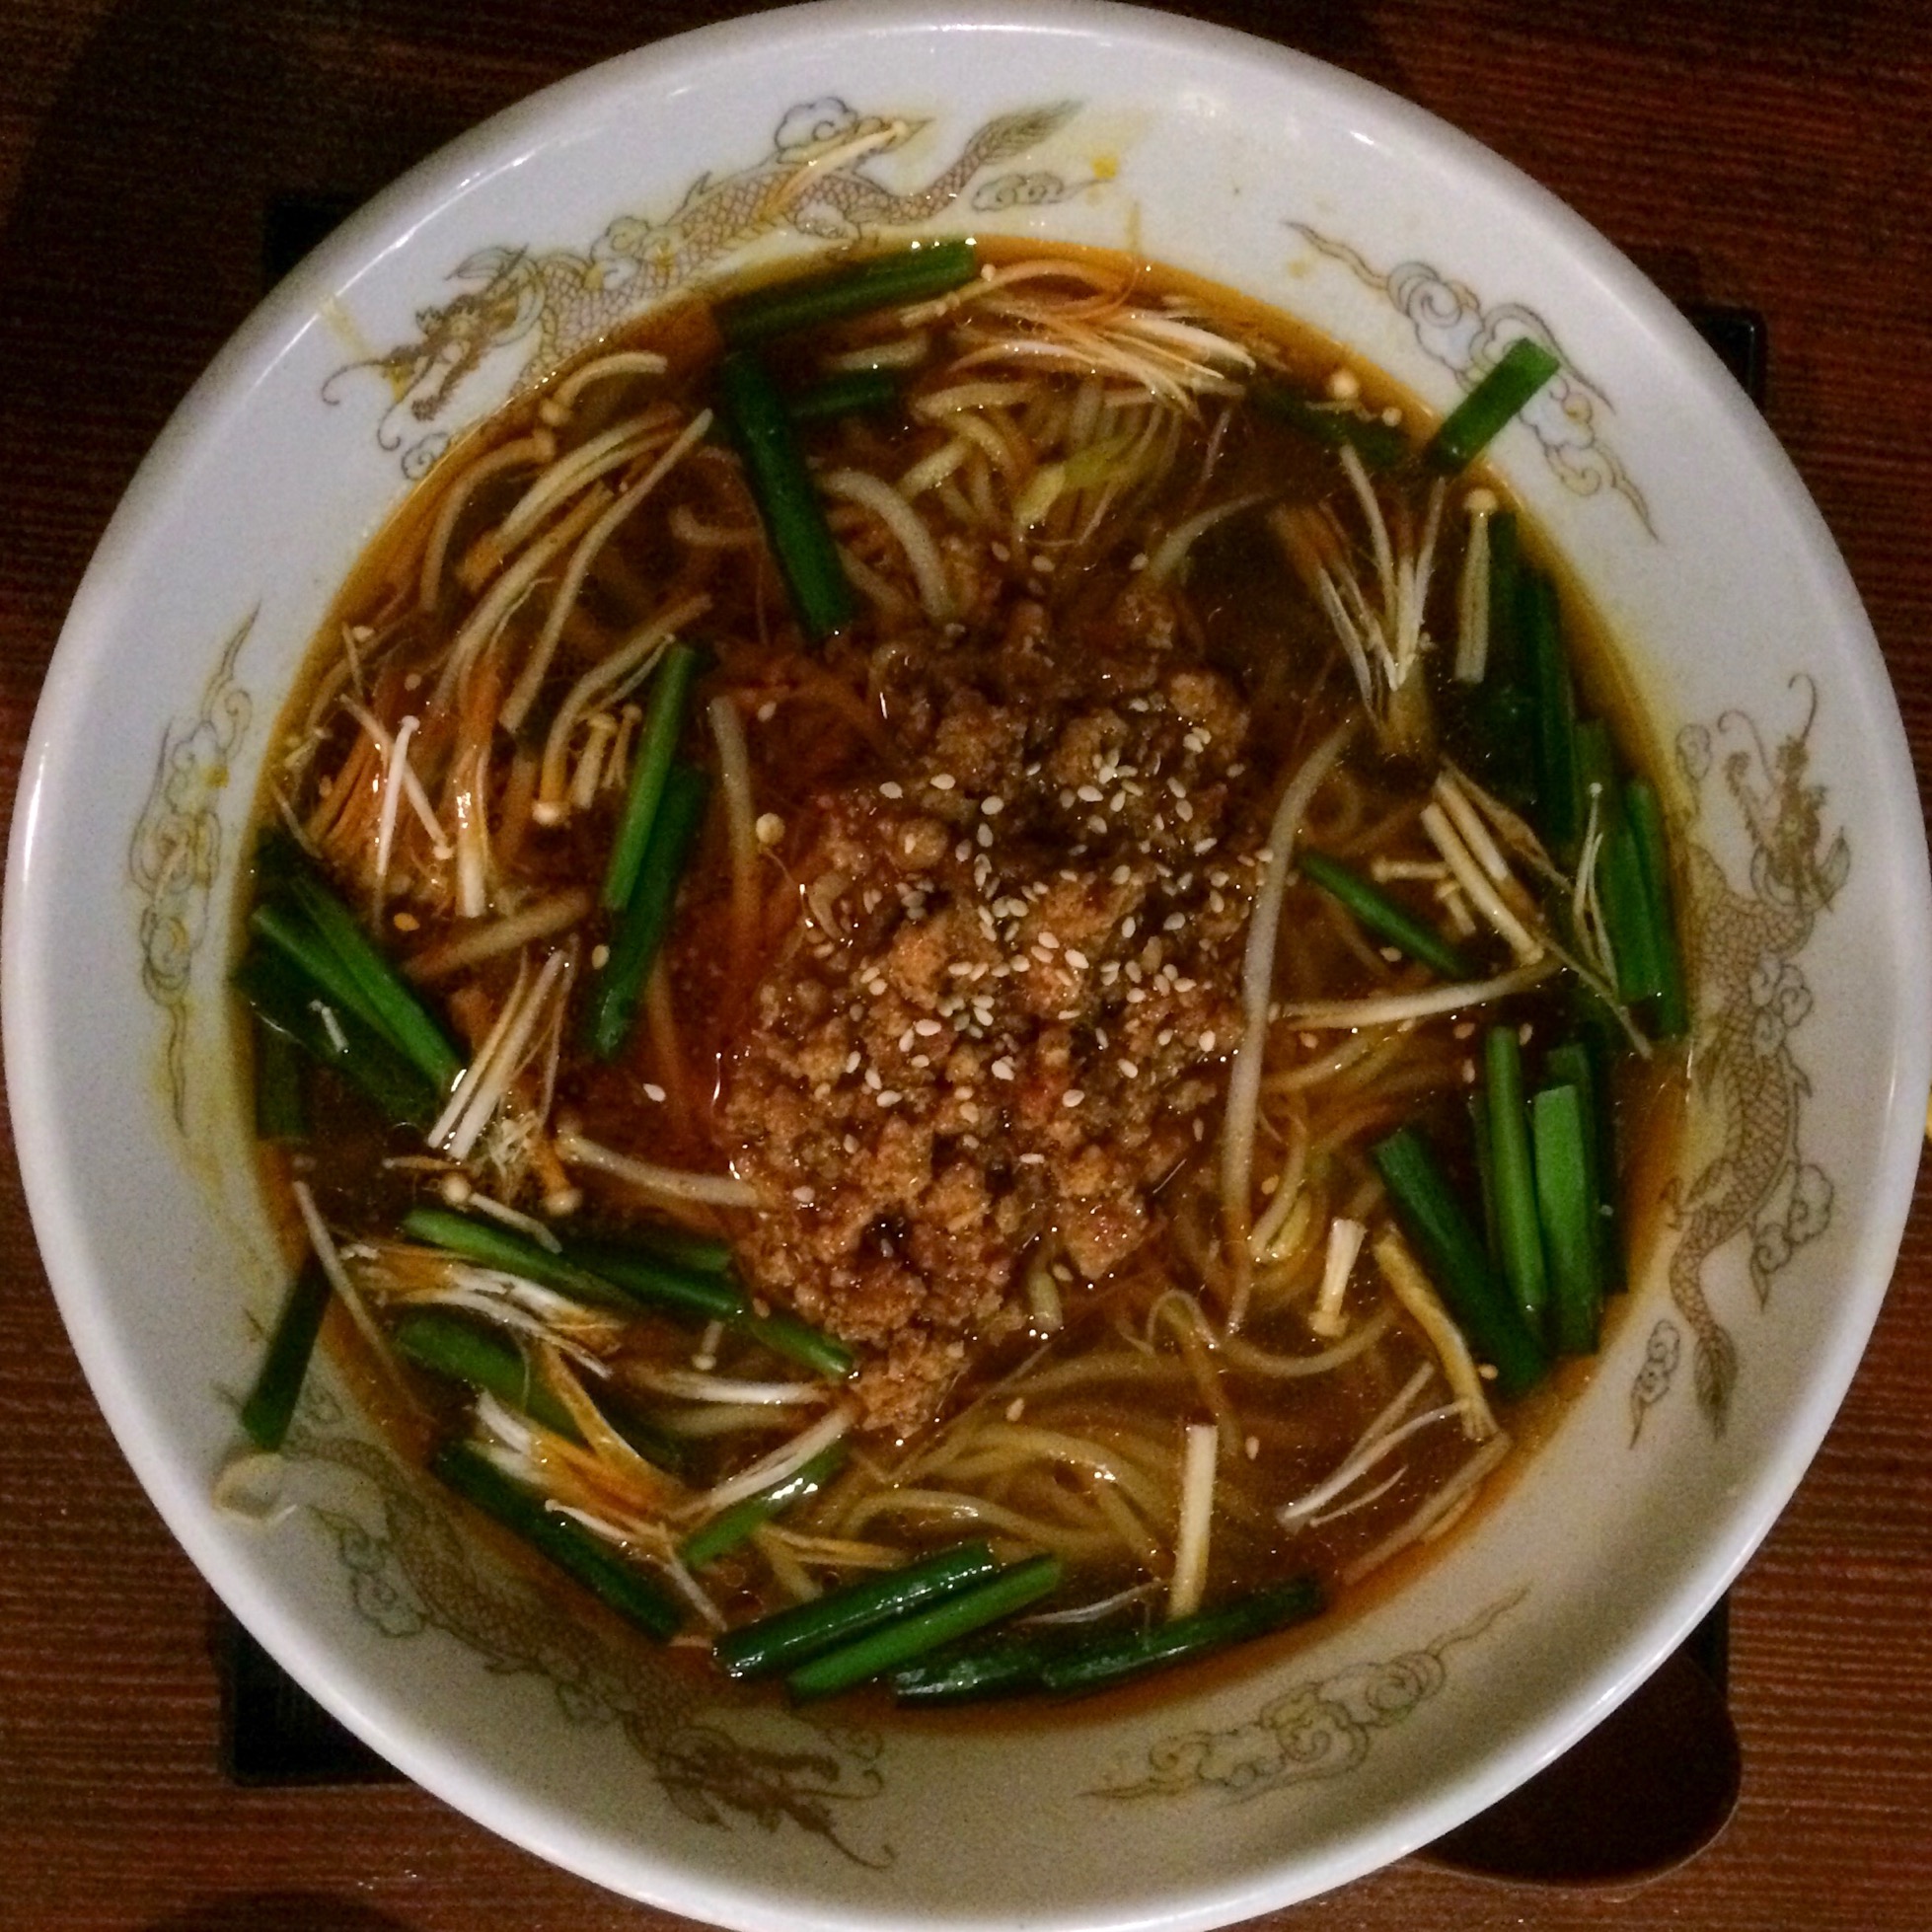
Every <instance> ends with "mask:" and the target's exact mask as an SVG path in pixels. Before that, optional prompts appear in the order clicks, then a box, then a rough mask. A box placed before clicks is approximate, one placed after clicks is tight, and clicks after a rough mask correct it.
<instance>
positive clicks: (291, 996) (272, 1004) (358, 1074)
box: [233, 940, 442, 1128]
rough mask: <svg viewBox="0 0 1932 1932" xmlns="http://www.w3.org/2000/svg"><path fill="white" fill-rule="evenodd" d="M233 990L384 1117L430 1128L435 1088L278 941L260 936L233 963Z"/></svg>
mask: <svg viewBox="0 0 1932 1932" xmlns="http://www.w3.org/2000/svg"><path fill="white" fill-rule="evenodd" d="M233 984H234V987H235V990H236V991H237V992H238V993H239V994H240V995H241V996H242V998H243V999H244V1000H245V1001H247V1002H248V1004H249V1006H250V1008H251V1009H252V1010H253V1011H254V1013H255V1016H256V1018H257V1019H258V1020H260V1022H261V1026H262V1029H263V1032H264V1034H265V1033H266V1032H269V1031H273V1032H276V1033H279V1034H281V1035H282V1036H283V1037H284V1038H286V1039H288V1040H290V1041H292V1042H293V1043H294V1044H295V1045H296V1046H298V1047H300V1048H301V1049H302V1051H303V1052H304V1053H306V1054H308V1055H309V1057H310V1058H311V1059H313V1060H315V1061H316V1062H318V1063H319V1064H320V1065H322V1066H324V1067H330V1068H333V1069H334V1071H335V1073H336V1074H338V1075H339V1076H340V1077H342V1078H343V1079H344V1080H346V1081H347V1082H348V1083H349V1084H350V1085H351V1086H353V1087H355V1088H356V1089H357V1091H358V1092H360V1093H361V1094H362V1095H363V1096H364V1097H365V1098H366V1099H367V1100H369V1101H370V1102H371V1103H372V1104H373V1105H374V1106H375V1108H376V1110H377V1111H378V1112H379V1113H380V1114H381V1115H382V1116H383V1118H384V1119H386V1120H390V1121H394V1122H397V1123H399V1124H401V1125H403V1126H408V1127H418V1128H427V1127H429V1126H430V1124H431V1123H432V1122H433V1121H434V1120H435V1118H436V1115H437V1113H438V1112H439V1111H440V1108H441V1105H442V1102H441V1099H440V1097H439V1095H438V1092H437V1089H436V1088H435V1087H434V1086H432V1085H431V1084H430V1083H429V1081H428V1080H427V1079H425V1078H424V1077H423V1076H422V1075H421V1074H420V1073H419V1072H418V1071H417V1070H416V1069H415V1068H414V1067H412V1066H410V1064H409V1062H408V1061H407V1060H405V1059H404V1058H403V1056H402V1055H401V1054H400V1053H398V1052H397V1051H396V1049H395V1048H394V1047H393V1046H391V1045H390V1043H389V1041H388V1040H387V1039H386V1038H385V1037H384V1036H383V1035H382V1034H380V1033H378V1032H376V1031H375V1029H374V1028H373V1027H371V1026H369V1025H367V1024H366V1023H365V1022H364V1021H363V1019H362V1018H361V1016H360V1015H359V1014H358V1013H356V1012H355V1011H353V1010H352V1009H351V1008H350V1007H348V1006H345V1005H344V1004H342V1003H341V1002H340V1001H339V1000H337V999H336V998H335V997H334V995H333V994H330V993H327V992H325V991H323V990H322V989H321V988H319V987H318V986H317V985H316V983H315V982H314V980H312V979H311V978H309V977H308V976H307V975H305V974H304V973H303V972H302V971H301V970H300V969H299V968H298V967H296V966H295V965H294V964H292V963H291V962H290V960H289V959H288V958H287V957H286V955H285V954H283V953H282V952H280V951H278V950H276V949H275V948H274V947H272V946H270V945H267V944H263V943H260V941H259V940H258V942H257V943H256V944H255V945H253V946H251V947H250V948H249V951H248V953H247V955H246V957H245V958H244V959H243V961H242V963H241V965H240V966H238V967H237V968H236V969H235V973H234V978H233Z"/></svg>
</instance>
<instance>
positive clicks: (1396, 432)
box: [1248, 383, 1409, 470]
mask: <svg viewBox="0 0 1932 1932" xmlns="http://www.w3.org/2000/svg"><path fill="white" fill-rule="evenodd" d="M1248 401H1249V402H1250V403H1252V404H1253V405H1254V406H1255V408H1256V409H1259V410H1260V411H1261V412H1262V414H1263V415H1271V416H1273V417H1274V418H1275V419H1276V421H1278V422H1285V423H1287V424H1288V425H1289V426H1290V427H1291V428H1294V429H1299V430H1300V432H1301V433H1302V434H1303V435H1304V436H1306V437H1308V438H1310V439H1311V440H1312V441H1314V442H1317V443H1319V444H1321V446H1322V447H1323V448H1324V449H1332V450H1333V449H1342V448H1344V447H1346V446H1348V445H1350V444H1353V445H1354V447H1355V449H1356V451H1357V452H1358V453H1359V454H1360V456H1361V458H1362V460H1363V462H1364V463H1366V464H1367V465H1368V466H1369V467H1370V469H1372V470H1390V469H1393V468H1394V467H1395V465H1396V464H1398V463H1400V462H1401V461H1402V459H1403V458H1404V457H1405V456H1407V455H1408V453H1409V439H1408V437H1407V436H1406V435H1404V434H1403V432H1402V431H1401V430H1400V429H1398V428H1396V427H1395V426H1394V425H1393V424H1392V423H1386V422H1384V421H1383V420H1382V419H1381V417H1380V416H1372V415H1364V414H1363V413H1362V411H1361V410H1360V409H1348V408H1337V407H1336V406H1334V405H1333V404H1324V403H1320V402H1317V401H1316V400H1315V399H1314V398H1313V397H1309V396H1302V395H1300V394H1298V393H1297V392H1296V391H1295V390H1293V389H1290V388H1289V387H1288V386H1287V385H1286V384H1285V383H1256V384H1255V385H1254V387H1253V388H1251V389H1250V390H1249V391H1248Z"/></svg>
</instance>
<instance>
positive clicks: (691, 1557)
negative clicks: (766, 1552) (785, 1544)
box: [678, 1443, 846, 1569]
mask: <svg viewBox="0 0 1932 1932" xmlns="http://www.w3.org/2000/svg"><path fill="white" fill-rule="evenodd" d="M845 1466H846V1446H845V1444H844V1443H834V1444H833V1445H832V1447H831V1448H830V1449H820V1450H819V1452H818V1453H817V1454H816V1455H815V1456H813V1457H812V1459H811V1460H810V1461H809V1462H807V1463H804V1464H803V1465H802V1466H801V1467H799V1468H798V1469H796V1470H794V1471H793V1472H792V1473H791V1474H790V1475H788V1476H787V1477H785V1479H784V1480H783V1481H782V1482H780V1483H774V1484H773V1485H772V1487H771V1488H770V1489H763V1490H760V1491H759V1493H758V1494H757V1495H756V1496H747V1497H746V1498H745V1499H744V1501H743V1502H742V1503H733V1504H732V1505H731V1507H730V1508H729V1509H728V1510H720V1511H719V1512H718V1513H717V1515H716V1516H714V1517H712V1519H711V1520H710V1522H709V1523H704V1524H702V1525H701V1526H700V1527H698V1528H696V1529H694V1530H693V1531H692V1532H691V1534H690V1535H689V1536H687V1537H686V1538H685V1539H684V1541H683V1543H681V1544H680V1545H679V1547H678V1554H679V1555H680V1556H681V1557H683V1559H684V1560H685V1562H686V1563H687V1564H688V1565H690V1566H691V1567H692V1568H693V1569H696V1568H697V1567H698V1566H699V1565H700V1564H703V1563H714V1562H716V1560H717V1559H718V1558H719V1557H720V1556H722V1555H724V1554H725V1552H726V1551H727V1550H734V1549H736V1548H737V1547H738V1545H739V1544H740V1543H742V1542H743V1541H744V1540H745V1538H746V1537H747V1536H749V1535H750V1534H751V1533H752V1531H753V1530H754V1529H762V1528H763V1527H764V1526H765V1524H766V1523H770V1522H771V1521H772V1519H773V1518H774V1517H777V1516H782V1515H783V1514H784V1512H785V1511H786V1510H788V1509H790V1508H791V1507H792V1505H793V1504H795V1503H802V1502H804V1501H805V1500H806V1499H807V1498H808V1497H812V1496H816V1495H817V1494H818V1493H819V1491H820V1490H821V1489H823V1488H824V1487H825V1485H826V1484H827V1483H829V1482H830V1481H831V1480H832V1478H833V1477H834V1476H836V1475H837V1474H838V1473H839V1471H840V1470H841V1469H843V1468H844V1467H845Z"/></svg>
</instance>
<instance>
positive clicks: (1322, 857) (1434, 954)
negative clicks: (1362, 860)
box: [1295, 852, 1470, 980]
mask: <svg viewBox="0 0 1932 1932" xmlns="http://www.w3.org/2000/svg"><path fill="white" fill-rule="evenodd" d="M1295 862H1296V863H1297V864H1298V865H1299V866H1300V868H1301V870H1302V872H1303V873H1304V874H1305V875H1306V876H1307V877H1308V878H1310V879H1312V880H1313V881H1314V882H1315V884H1316V885H1318V886H1320V888H1321V889H1322V891H1324V892H1325V893H1327V894H1328V895H1329V897H1330V898H1332V899H1338V900H1340V901H1341V903H1342V905H1344V906H1345V907H1346V908H1347V909H1348V910H1349V911H1350V912H1351V913H1353V914H1354V915H1355V917H1356V918H1357V919H1358V920H1359V921H1360V922H1361V923H1362V925H1363V926H1365V927H1367V928H1368V929H1369V930H1370V931H1371V932H1373V933H1375V936H1376V937H1377V938H1380V939H1386V940H1387V941H1388V942H1389V944H1390V945H1392V946H1399V947H1401V949H1402V950H1403V951H1404V952H1405V953H1407V954H1408V955H1409V957H1410V958H1411V959H1419V960H1421V961H1422V963H1423V964H1424V965H1425V966H1428V967H1431V968H1433V969H1434V970H1435V971H1436V972H1438V973H1440V974H1442V976H1443V977H1444V978H1445V979H1448V980H1466V979H1467V978H1469V976H1470V975H1469V966H1468V962H1467V961H1466V960H1465V959H1464V958H1463V957H1462V955H1461V954H1460V953H1459V952H1458V951H1457V950H1456V949H1455V948H1454V947H1453V946H1452V945H1450V944H1449V941H1448V940H1447V939H1446V938H1444V937H1443V935H1442V934H1441V933H1440V932H1438V931H1436V930H1435V929H1434V928H1432V927H1428V926H1425V925H1423V923H1422V922H1421V921H1420V920H1419V919H1416V918H1414V917H1413V916H1412V915H1411V914H1409V913H1407V912H1405V911H1404V910H1403V909H1402V908H1401V907H1400V906H1398V905H1397V904H1396V903H1395V901H1394V900H1393V899H1391V898H1390V897H1389V896H1388V894H1387V893H1385V892H1384V891H1382V889H1381V888H1380V887H1379V886H1376V885H1372V884H1370V882H1369V881H1368V880H1367V879H1365V878H1364V877H1363V876H1362V874H1361V873H1360V872H1356V871H1352V870H1351V869H1350V868H1349V867H1348V866H1346V865H1344V864H1342V863H1341V861H1340V860H1339V859H1334V858H1330V857H1329V856H1328V855H1326V854H1325V853H1319V852H1304V853H1300V854H1299V855H1297V858H1296V861H1295Z"/></svg>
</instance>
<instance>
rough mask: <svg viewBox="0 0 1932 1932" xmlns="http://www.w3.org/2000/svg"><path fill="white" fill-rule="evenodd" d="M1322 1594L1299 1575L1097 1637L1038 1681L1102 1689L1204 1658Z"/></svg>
mask: <svg viewBox="0 0 1932 1932" xmlns="http://www.w3.org/2000/svg"><path fill="white" fill-rule="evenodd" d="M1323 1602H1324V1598H1323V1597H1322V1590H1321V1584H1320V1582H1319V1581H1318V1580H1317V1579H1316V1578H1314V1577H1312V1576H1306V1577H1297V1578H1295V1579H1294V1580H1293V1581H1292V1582H1289V1583H1284V1584H1276V1585H1275V1586H1273V1587H1272V1588H1271V1589H1267V1590H1257V1591H1256V1592H1255V1593H1254V1594H1253V1595H1252V1596H1250V1597H1243V1598H1240V1599H1239V1600H1238V1601H1236V1602H1232V1603H1224V1604H1221V1605H1219V1606H1218V1607H1216V1608H1214V1609H1207V1610H1196V1611H1195V1612H1194V1613H1193V1615H1191V1616H1180V1617H1175V1618H1174V1619H1173V1620H1172V1622H1169V1623H1160V1624H1155V1625H1154V1626H1153V1627H1152V1629H1150V1630H1142V1631H1130V1632H1128V1633H1126V1634H1124V1635H1121V1634H1116V1635H1110V1636H1105V1637H1097V1638H1095V1639H1094V1640H1093V1641H1092V1642H1091V1643H1088V1644H1082V1645H1080V1646H1079V1647H1078V1648H1077V1649H1075V1650H1072V1651H1069V1652H1066V1653H1065V1654H1063V1655H1061V1656H1057V1657H1052V1658H1049V1659H1048V1660H1047V1661H1046V1663H1045V1664H1044V1665H1043V1666H1042V1667H1041V1671H1040V1681H1041V1682H1042V1683H1043V1684H1044V1685H1045V1687H1046V1688H1047V1689H1048V1690H1102V1689H1105V1688H1106V1687H1107V1686H1108V1685H1110V1684H1116V1683H1122V1682H1124V1681H1125V1680H1126V1679H1127V1678H1129V1677H1138V1676H1140V1675H1141V1674H1142V1673H1143V1672H1147V1671H1156V1670H1159V1669H1161V1668H1162V1667H1164V1666H1166V1665H1170V1664H1180V1663H1184V1662H1186V1661H1187V1660H1188V1659H1190V1658H1195V1657H1205V1656H1207V1655H1208V1654H1209V1653H1210V1652H1212V1651H1218V1650H1225V1649H1226V1647H1227V1646H1228V1645H1230V1644H1238V1643H1245V1642H1246V1641H1247V1640H1248V1639H1249V1638H1251V1637H1261V1636H1265V1635H1267V1633H1268V1632H1269V1631H1271V1630H1282V1629H1286V1628H1287V1627H1288V1625H1290V1624H1291V1623H1301V1622H1305V1621H1306V1620H1307V1618H1309V1617H1311V1616H1317V1615H1319V1614H1320V1612H1321V1609H1322V1607H1323Z"/></svg>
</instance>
